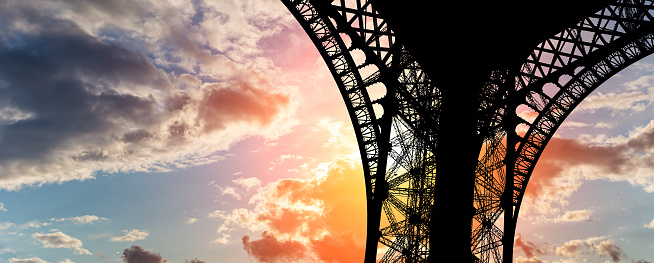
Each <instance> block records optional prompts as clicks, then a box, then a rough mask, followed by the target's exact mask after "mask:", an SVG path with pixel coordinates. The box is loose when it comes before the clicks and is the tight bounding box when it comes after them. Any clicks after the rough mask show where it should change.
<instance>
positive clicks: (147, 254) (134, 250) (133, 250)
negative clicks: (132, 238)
mask: <svg viewBox="0 0 654 263" xmlns="http://www.w3.org/2000/svg"><path fill="white" fill-rule="evenodd" d="M123 261H124V262H125V263H168V260H166V259H164V258H162V257H161V255H159V253H155V252H152V251H150V250H145V249H143V248H142V247H141V246H134V245H133V246H132V247H130V248H126V249H125V250H123Z"/></svg>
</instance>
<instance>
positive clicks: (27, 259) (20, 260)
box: [9, 257, 48, 263]
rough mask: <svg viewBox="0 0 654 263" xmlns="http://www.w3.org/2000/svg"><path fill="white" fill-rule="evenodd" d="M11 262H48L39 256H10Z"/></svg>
mask: <svg viewBox="0 0 654 263" xmlns="http://www.w3.org/2000/svg"><path fill="white" fill-rule="evenodd" d="M9 263H48V262H47V261H45V260H43V259H41V258H39V257H31V258H10V259H9Z"/></svg>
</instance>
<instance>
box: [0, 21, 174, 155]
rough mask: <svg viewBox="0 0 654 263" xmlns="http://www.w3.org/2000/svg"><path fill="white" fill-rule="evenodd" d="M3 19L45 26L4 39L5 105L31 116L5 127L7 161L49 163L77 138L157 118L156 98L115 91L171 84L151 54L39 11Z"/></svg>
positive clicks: (1, 75)
mask: <svg viewBox="0 0 654 263" xmlns="http://www.w3.org/2000/svg"><path fill="white" fill-rule="evenodd" d="M0 16H2V17H4V19H5V20H6V19H11V17H12V16H13V17H14V19H15V20H17V19H19V18H18V17H20V19H27V20H29V21H31V22H32V23H34V24H35V25H38V27H39V28H40V30H38V32H17V31H10V32H8V34H2V35H0V61H2V63H0V83H1V84H0V105H5V106H10V107H13V108H15V109H18V110H20V111H21V112H26V113H28V114H30V115H31V118H28V119H24V120H19V121H16V122H13V123H10V124H8V125H5V126H1V127H0V138H2V139H1V140H0V162H1V161H5V160H8V159H40V158H44V157H45V156H46V155H48V154H49V153H50V151H51V150H52V149H54V148H56V147H58V146H60V145H61V144H67V143H73V141H72V140H74V138H76V137H79V136H83V135H85V134H91V133H98V132H102V131H109V130H110V128H111V127H112V125H113V124H112V123H111V121H112V120H116V119H124V120H129V121H137V122H147V121H149V118H150V117H149V116H151V115H152V113H153V112H154V110H155V108H154V101H153V99H152V98H148V99H143V98H139V97H135V96H133V95H129V94H118V93H116V92H115V91H113V90H111V89H108V87H109V86H111V85H116V84H118V83H121V82H129V83H131V84H140V85H165V82H164V81H163V80H162V79H161V78H160V77H159V75H158V74H159V73H158V71H157V69H156V68H155V67H154V66H153V65H152V64H151V63H150V62H149V61H148V60H147V58H146V57H144V56H143V55H141V54H135V53H132V52H130V51H128V50H125V49H122V48H120V47H117V46H112V45H109V44H106V43H103V42H101V41H99V40H98V39H96V38H94V37H92V36H89V35H88V34H86V33H84V32H83V31H82V30H80V29H79V28H78V27H77V26H76V25H75V24H73V23H71V22H70V21H63V20H58V19H54V18H51V17H45V16H42V15H41V14H39V13H37V12H35V11H34V10H29V9H22V10H21V9H19V10H14V11H13V12H11V13H10V14H7V12H6V11H0ZM4 22H6V23H9V21H4ZM4 30H5V31H6V30H7V29H6V28H5V29H4ZM5 33H7V32H5ZM137 137H138V136H137ZM137 137H134V136H131V137H130V136H127V137H126V139H127V140H130V139H131V140H134V139H137Z"/></svg>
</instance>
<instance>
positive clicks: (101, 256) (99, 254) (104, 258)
mask: <svg viewBox="0 0 654 263" xmlns="http://www.w3.org/2000/svg"><path fill="white" fill-rule="evenodd" d="M95 254H96V255H97V256H98V257H100V258H101V259H102V260H104V261H105V262H109V263H111V262H113V261H111V260H110V259H108V258H107V257H105V256H103V255H102V254H101V253H100V251H96V252H95Z"/></svg>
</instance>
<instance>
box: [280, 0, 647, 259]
mask: <svg viewBox="0 0 654 263" xmlns="http://www.w3.org/2000/svg"><path fill="white" fill-rule="evenodd" d="M282 2H283V3H284V4H285V5H286V6H287V8H288V9H289V10H290V11H291V13H292V14H293V15H294V16H295V18H296V19H297V20H298V22H299V23H300V25H301V26H302V27H303V28H304V30H305V31H306V32H307V34H308V35H309V37H310V38H311V40H312V41H313V43H314V44H315V45H316V47H317V48H318V50H319V51H320V54H321V55H322V57H323V59H324V60H325V63H326V64H327V66H328V68H329V69H330V71H331V73H332V75H333V76H334V79H335V81H336V84H337V86H338V88H339V90H340V92H341V95H342V97H343V99H344V102H345V105H346V107H347V109H348V113H349V115H350V119H351V121H352V124H353V127H354V132H355V134H356V137H357V140H358V143H359V149H360V153H361V159H362V164H363V168H364V178H365V184H366V198H367V202H368V209H367V213H368V220H367V223H368V228H367V231H368V237H367V241H366V259H365V262H428V261H429V262H435V261H437V259H435V258H430V257H429V252H430V242H429V226H430V223H429V222H430V220H431V218H432V217H433V216H436V215H433V214H432V213H433V211H432V210H431V208H432V206H433V204H434V200H433V191H434V182H435V176H436V172H435V171H436V161H435V160H434V158H435V157H434V155H435V154H434V153H435V152H436V151H437V150H438V147H437V141H438V127H439V126H438V124H439V122H438V119H439V107H440V103H441V101H442V97H441V92H440V90H439V89H438V88H437V87H435V86H434V85H433V83H432V81H431V79H430V78H429V76H428V75H427V74H426V73H425V72H424V71H423V70H422V68H421V66H420V65H419V64H418V63H417V62H416V61H415V59H414V58H413V57H412V55H411V54H409V52H407V51H406V49H405V47H404V46H403V45H402V42H401V39H397V38H396V36H395V34H394V32H393V30H392V29H391V28H389V26H388V24H387V23H386V22H385V21H384V19H383V17H382V16H381V15H380V14H379V13H378V12H377V11H375V9H374V6H373V5H372V4H371V3H370V0H347V1H346V0H335V1H329V0H282ZM652 9H654V7H653V3H652V1H629V0H624V1H616V2H615V3H613V4H610V5H608V6H607V7H605V8H604V9H602V10H601V11H599V12H597V13H595V14H593V15H591V16H589V17H587V18H586V19H584V20H583V21H581V22H579V23H577V24H574V25H571V26H570V27H569V28H567V29H565V30H563V31H562V32H560V33H558V34H556V35H554V36H551V37H550V38H548V39H546V40H544V41H543V42H542V43H541V44H539V45H537V46H536V47H535V48H534V51H533V52H532V53H531V55H530V56H529V57H528V58H527V59H526V60H525V61H524V63H522V64H521V65H519V66H518V67H514V68H498V69H497V70H495V71H493V73H492V74H491V76H489V79H488V81H487V82H486V84H485V86H484V88H483V89H482V90H483V91H482V92H481V94H471V96H479V97H478V98H479V101H480V104H479V107H478V109H477V111H478V120H477V122H478V131H477V132H478V133H479V134H482V135H483V138H484V140H483V143H482V145H481V146H480V149H481V152H480V154H479V161H478V165H477V167H476V179H475V189H474V195H475V197H474V204H473V207H474V216H473V222H472V224H473V226H472V227H473V228H472V229H473V231H472V233H470V235H471V236H472V244H471V255H472V257H473V258H474V260H475V261H477V262H511V261H512V257H513V253H512V252H513V238H514V234H515V226H516V223H517V218H518V213H519V210H520V204H521V202H522V199H523V197H524V193H525V189H526V186H527V183H528V182H529V178H530V176H531V174H532V172H533V169H534V167H535V164H536V162H537V161H538V158H539V157H540V155H541V153H542V151H543V150H544V148H545V146H546V145H547V143H548V141H549V140H550V139H551V137H552V136H553V134H554V132H555V131H556V129H557V128H558V127H559V126H560V125H561V123H562V122H563V120H564V119H565V118H566V117H567V116H568V115H569V114H570V112H571V111H572V110H573V109H574V108H575V107H576V106H577V105H578V104H579V103H580V102H581V101H582V100H583V99H584V98H585V97H586V96H588V94H590V92H592V91H593V90H594V89H595V88H597V87H598V86H599V85H600V84H602V83H603V82H604V81H606V80H607V79H608V78H610V77H611V76H613V75H614V74H616V73H617V72H619V71H620V70H622V69H623V68H625V67H627V66H628V65H631V64H632V63H634V62H636V61H638V60H639V59H641V58H643V57H645V56H647V55H649V54H651V53H652V52H654V34H653V33H654V21H653V20H654V19H652V14H653V12H652ZM525 106H526V107H528V108H530V109H532V110H534V111H535V112H537V113H538V117H537V118H536V119H535V120H526V119H523V118H521V117H520V116H518V115H517V114H516V111H517V110H518V109H524V107H525ZM516 130H520V131H521V132H516ZM504 248H508V249H504ZM464 256H465V255H462V257H464ZM466 257H467V256H466Z"/></svg>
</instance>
